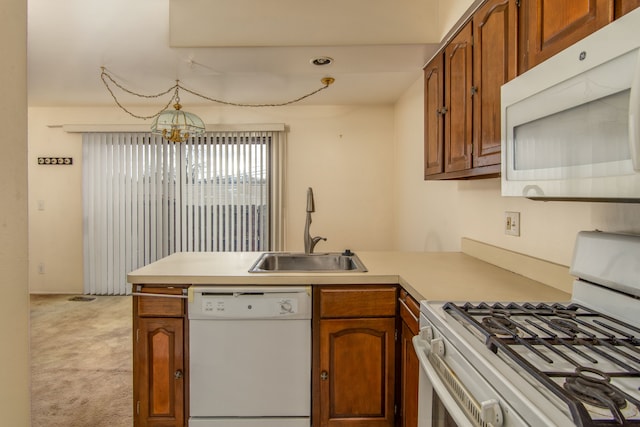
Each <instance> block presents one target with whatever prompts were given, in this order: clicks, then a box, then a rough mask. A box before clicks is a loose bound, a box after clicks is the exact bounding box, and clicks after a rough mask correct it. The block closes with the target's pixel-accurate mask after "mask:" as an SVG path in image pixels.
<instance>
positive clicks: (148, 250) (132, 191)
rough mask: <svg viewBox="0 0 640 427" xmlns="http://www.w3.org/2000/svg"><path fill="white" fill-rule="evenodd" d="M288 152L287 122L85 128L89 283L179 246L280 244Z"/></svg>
mask: <svg viewBox="0 0 640 427" xmlns="http://www.w3.org/2000/svg"><path fill="white" fill-rule="evenodd" d="M284 152H285V151H284V137H283V132H281V131H247V132H238V131H233V132H209V133H207V134H205V135H204V136H202V137H199V138H191V139H190V140H189V141H188V142H186V143H172V142H169V141H166V140H163V139H162V138H160V137H157V136H154V135H151V134H147V133H86V134H84V136H83V183H84V188H83V209H84V233H83V234H84V284H85V285H84V286H85V292H86V293H89V294H105V295H113V294H125V293H127V290H126V274H127V273H128V272H130V271H132V270H135V269H137V268H139V267H142V266H144V265H146V264H149V263H151V262H153V261H156V260H158V259H160V258H163V257H165V256H167V255H170V254H172V253H174V252H180V251H183V252H202V251H267V250H279V249H281V245H282V240H283V238H282V237H283V236H282V230H283V228H282V213H281V209H282V208H281V200H282V197H281V189H282V177H283V173H282V171H283V164H284V162H283V157H284Z"/></svg>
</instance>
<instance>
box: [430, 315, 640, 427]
mask: <svg viewBox="0 0 640 427" xmlns="http://www.w3.org/2000/svg"><path fill="white" fill-rule="evenodd" d="M443 309H444V311H445V312H446V313H448V314H449V315H451V316H452V317H453V318H455V319H456V320H457V321H458V322H459V323H460V324H462V325H465V326H466V328H467V329H468V330H470V331H475V332H473V335H475V336H477V337H478V338H480V339H481V340H484V344H485V345H486V347H487V348H488V349H489V350H491V351H492V352H493V353H496V354H498V355H504V356H502V357H503V358H505V357H506V358H507V359H509V360H511V361H513V362H515V364H516V365H517V366H518V367H519V368H521V369H520V370H519V371H520V373H521V374H526V375H529V376H530V377H531V378H532V379H531V381H536V382H538V383H540V384H541V385H544V387H545V388H546V389H547V390H549V391H550V392H551V393H553V394H554V395H555V396H556V397H558V398H560V399H561V400H562V401H563V402H564V403H565V404H566V405H567V409H568V410H569V412H570V413H571V415H572V417H573V420H574V422H575V424H576V425H578V426H583V427H586V426H610V425H623V426H627V425H629V426H630V425H634V426H637V425H640V419H638V418H637V416H638V413H639V412H640V398H639V397H638V396H639V395H640V393H632V394H628V393H629V392H628V390H627V389H625V390H627V391H626V392H625V391H621V390H620V389H618V388H617V384H618V383H617V381H619V378H625V379H626V380H627V381H628V380H629V379H633V381H637V382H638V384H640V358H638V357H637V356H636V355H638V354H640V347H639V346H638V345H639V343H640V340H639V339H640V328H637V327H635V326H633V325H629V324H627V323H625V322H622V321H620V320H618V319H615V318H613V317H611V316H608V315H605V314H603V313H599V312H597V311H595V310H592V309H590V308H587V307H585V306H582V305H580V304H575V303H571V304H569V305H567V306H565V305H563V304H560V303H554V304H545V303H541V304H537V305H534V304H532V303H522V304H518V303H508V304H501V303H495V304H488V303H479V304H477V305H474V304H472V303H465V304H463V305H456V304H454V303H446V304H444V305H443ZM541 349H542V350H546V351H541ZM533 354H535V355H536V357H537V358H539V360H535V359H536V358H532V356H531V355H533ZM525 355H526V356H525ZM548 356H552V357H553V358H554V359H556V360H560V359H562V360H563V361H566V362H569V365H568V366H569V367H571V369H566V367H564V368H563V367H561V366H557V367H555V366H556V365H559V363H554V360H552V359H551V358H549V357H548ZM596 358H598V359H600V360H602V361H603V362H602V363H599V362H598V360H596ZM605 362H606V363H605ZM589 364H591V365H593V366H594V367H598V366H599V365H608V366H609V367H610V369H606V371H607V372H604V371H600V370H597V369H594V368H593V367H589ZM562 366H566V365H562ZM614 377H615V378H616V381H611V379H612V378H614ZM563 381H564V383H563ZM639 389H640V387H639ZM598 408H600V409H598ZM602 413H604V414H605V415H604V416H602ZM623 414H624V415H623ZM629 414H631V417H632V419H628V417H629ZM625 417H627V418H625Z"/></svg>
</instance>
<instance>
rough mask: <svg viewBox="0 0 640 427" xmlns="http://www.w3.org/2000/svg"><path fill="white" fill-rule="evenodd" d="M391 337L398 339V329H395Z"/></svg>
mask: <svg viewBox="0 0 640 427" xmlns="http://www.w3.org/2000/svg"><path fill="white" fill-rule="evenodd" d="M393 339H394V340H396V341H398V330H397V329H396V330H395V332H394V333H393Z"/></svg>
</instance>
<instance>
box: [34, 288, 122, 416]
mask: <svg viewBox="0 0 640 427" xmlns="http://www.w3.org/2000/svg"><path fill="white" fill-rule="evenodd" d="M70 297H72V296H71V295H32V296H31V421H32V426H33V427H58V426H59V427H130V426H132V425H133V412H132V403H131V402H132V369H131V364H132V343H131V297H125V296H97V297H95V300H93V301H90V302H78V301H69V298H70Z"/></svg>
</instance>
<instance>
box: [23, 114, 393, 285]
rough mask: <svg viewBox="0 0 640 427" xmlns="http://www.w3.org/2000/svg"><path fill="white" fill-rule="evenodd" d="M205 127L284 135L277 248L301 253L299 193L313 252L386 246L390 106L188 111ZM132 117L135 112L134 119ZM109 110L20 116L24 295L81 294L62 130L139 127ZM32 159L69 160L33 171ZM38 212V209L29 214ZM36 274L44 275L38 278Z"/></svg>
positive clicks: (73, 152) (73, 137)
mask: <svg viewBox="0 0 640 427" xmlns="http://www.w3.org/2000/svg"><path fill="white" fill-rule="evenodd" d="M189 111H192V112H194V113H196V114H198V115H200V116H201V117H202V118H203V120H204V121H205V123H219V124H236V123H285V124H286V125H287V127H288V137H287V140H288V162H287V177H286V178H287V185H286V190H285V191H286V195H285V203H286V215H287V222H286V249H287V250H293V251H301V250H303V230H304V221H305V215H306V211H305V208H306V190H307V187H312V188H313V190H314V196H315V202H316V212H315V213H314V214H313V223H312V226H311V233H312V235H313V236H318V235H320V236H324V237H327V239H328V240H327V241H326V242H320V243H318V245H317V246H316V248H317V250H319V251H322V250H343V249H346V248H349V249H352V250H354V251H355V250H383V249H388V248H389V247H391V245H392V240H393V237H392V236H393V235H392V229H391V227H390V225H391V224H392V215H393V206H392V205H391V203H389V201H390V200H391V194H392V191H393V173H392V171H391V169H390V166H391V161H390V159H391V158H392V156H393V144H392V141H393V107H392V106H367V107H349V106H341V107H335V106H334V107H332V106H325V107H318V106H316V107H312V106H289V107H284V108H267V109H238V108H216V107H200V108H190V109H189ZM141 114H142V113H141ZM140 123H144V122H142V121H140V120H138V119H134V118H132V117H130V116H128V115H126V114H125V113H123V112H121V111H120V110H118V109H117V108H115V107H114V108H35V107H33V108H30V109H29V229H30V241H29V242H30V246H29V248H30V262H29V279H30V280H29V281H30V291H31V292H32V293H81V292H82V288H83V286H82V202H81V200H82V199H81V194H82V181H81V178H82V159H81V157H82V156H81V155H82V151H81V140H82V137H81V135H80V134H70V133H66V132H65V131H64V130H63V129H62V128H61V127H56V126H58V125H62V124H140ZM39 156H64V157H73V165H72V166H38V165H36V163H35V162H36V158H37V157H39ZM39 206H40V207H41V206H44V210H39ZM41 263H42V264H43V265H44V274H40V273H39V272H38V266H39V264H41Z"/></svg>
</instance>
